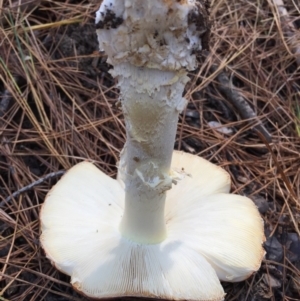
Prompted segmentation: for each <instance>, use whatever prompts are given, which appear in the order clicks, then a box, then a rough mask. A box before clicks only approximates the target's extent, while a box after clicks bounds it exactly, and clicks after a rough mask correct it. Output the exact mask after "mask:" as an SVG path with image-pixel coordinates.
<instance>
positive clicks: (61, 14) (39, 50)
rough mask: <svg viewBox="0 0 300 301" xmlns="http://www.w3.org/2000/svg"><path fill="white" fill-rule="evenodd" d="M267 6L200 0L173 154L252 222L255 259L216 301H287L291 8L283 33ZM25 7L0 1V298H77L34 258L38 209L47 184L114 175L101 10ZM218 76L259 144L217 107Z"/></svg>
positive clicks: (292, 125) (293, 280)
mask: <svg viewBox="0 0 300 301" xmlns="http://www.w3.org/2000/svg"><path fill="white" fill-rule="evenodd" d="M274 1H276V0H255V1H248V0H218V1H216V0H213V1H212V3H211V7H212V8H211V15H212V19H213V30H212V41H211V50H210V52H209V54H208V55H207V57H206V59H205V61H204V62H203V63H202V64H201V66H200V67H199V70H197V71H196V72H194V73H192V74H190V77H191V82H190V83H189V87H188V89H187V91H186V96H187V97H188V99H189V105H188V107H187V109H186V111H185V112H184V113H183V114H182V115H181V117H180V125H179V129H178V136H177V142H176V146H175V147H176V148H177V149H178V148H180V149H183V150H185V151H189V152H193V153H195V154H199V155H201V156H203V157H205V158H207V159H209V160H211V161H212V162H214V163H216V164H218V165H221V166H223V167H224V168H225V169H226V170H227V171H228V172H230V174H231V176H232V179H233V182H232V190H233V191H234V192H236V193H240V194H244V195H247V196H249V197H251V198H252V199H253V201H254V202H255V204H256V205H257V206H258V208H259V210H260V212H261V213H262V214H263V218H264V221H265V232H266V236H267V242H266V246H265V247H266V250H267V257H266V260H265V261H264V263H263V265H262V267H261V269H260V271H259V272H258V273H257V274H256V275H254V276H253V277H252V278H251V279H249V280H248V281H246V282H243V283H237V284H226V283H225V284H224V287H225V290H226V292H227V297H226V300H239V301H249V300H253V301H262V300H272V301H277V300H299V299H300V286H299V283H300V280H299V279H300V272H299V271H300V240H299V235H298V234H299V229H298V226H299V223H300V206H299V197H300V169H299V164H300V163H299V162H300V102H299V99H300V73H299V67H298V65H297V60H296V57H295V53H296V52H297V51H296V52H295V49H294V48H295V46H296V45H299V35H297V31H299V28H300V11H299V7H297V5H296V2H295V1H293V0H285V1H284V3H283V4H284V8H285V9H286V12H287V13H288V16H289V17H288V23H286V21H285V20H284V18H283V17H282V16H281V15H280V10H279V9H277V8H276V6H274V3H275V2H274ZM99 2H100V1H99ZM277 2H278V1H277ZM16 3H18V4H17V6H15V4H16ZM25 3H27V4H28V5H27V7H26V5H25ZM36 3H37V2H35V1H26V2H22V1H16V2H11V1H8V0H2V1H1V0H0V11H1V12H0V16H1V20H0V22H1V26H0V196H1V206H2V207H1V209H0V278H1V279H0V292H2V296H1V298H3V300H9V301H27V300H28V301H29V300H30V301H39V300H45V301H67V300H84V298H82V297H80V296H78V295H77V294H76V293H75V292H74V291H73V289H72V288H71V286H70V284H69V279H68V278H67V277H66V276H64V275H62V274H61V273H59V272H57V271H56V270H55V269H54V268H53V267H52V266H51V264H50V262H49V261H48V260H47V259H46V258H45V255H44V253H43V250H41V248H40V244H39V235H40V233H39V210H40V207H41V204H42V203H43V200H44V197H45V195H46V193H47V192H48V191H49V189H50V187H51V186H52V185H53V184H54V183H55V182H56V179H55V178H52V177H47V175H49V174H52V173H55V172H57V171H58V170H66V169H68V168H70V167H71V166H73V165H74V164H76V163H77V162H80V161H82V160H92V161H93V162H94V163H95V164H96V165H97V166H98V167H99V168H100V169H101V170H103V171H105V172H106V173H107V174H109V175H110V176H112V177H114V176H115V175H116V163H117V161H118V158H119V153H120V151H121V149H122V147H123V144H124V141H125V137H124V135H125V131H124V121H123V117H122V113H121V110H120V108H119V106H118V90H117V88H116V85H115V82H114V80H113V79H112V77H111V76H110V74H109V73H108V70H109V66H108V65H107V64H106V58H105V57H104V56H103V55H102V54H101V53H99V51H98V45H97V40H96V35H95V27H94V13H95V10H96V9H97V8H98V7H99V5H100V3H95V2H94V1H87V0H75V1H63V2H61V1H40V2H39V3H40V4H39V6H37V5H36ZM31 4H33V5H31ZM25 8H26V9H25ZM285 24H288V25H289V26H288V27H285V26H286V25H285ZM286 29H289V30H291V31H292V33H293V34H292V35H290V34H289V33H288V32H287V31H286ZM290 47H291V48H290ZM293 47H294V48H293ZM290 49H291V50H290ZM293 49H294V50H293ZM297 59H298V58H297ZM213 66H217V70H216V71H212V67H213ZM220 71H222V72H223V74H224V75H225V76H226V77H227V78H229V79H230V81H231V83H232V85H233V87H236V89H237V90H238V91H239V93H240V94H241V95H242V96H243V98H244V99H247V100H248V101H249V105H250V106H251V108H252V109H253V112H254V116H255V120H256V121H258V120H259V122H260V123H261V124H262V125H263V127H264V129H265V130H266V132H267V133H269V134H270V135H271V136H272V143H268V141H267V140H268V139H265V137H264V135H260V134H259V133H260V132H254V131H252V130H251V126H252V124H249V123H248V122H247V120H244V118H243V117H242V114H241V112H240V111H239V110H238V109H237V108H236V107H235V106H233V105H232V103H231V102H230V101H228V99H227V98H226V96H225V95H224V91H222V89H221V87H220V83H219V82H218V79H217V75H218V74H219V72H220ZM241 117H242V118H241ZM246 117H247V116H246ZM211 122H214V124H217V125H218V126H217V127H212V126H211V124H212V123H211ZM256 124H258V123H256ZM221 129H226V131H222V130H221ZM224 133H225V134H224ZM226 133H227V134H226ZM33 184H34V185H33ZM33 186H34V187H33ZM5 200H9V202H6V201H5Z"/></svg>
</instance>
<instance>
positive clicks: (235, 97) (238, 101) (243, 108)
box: [211, 65, 272, 143]
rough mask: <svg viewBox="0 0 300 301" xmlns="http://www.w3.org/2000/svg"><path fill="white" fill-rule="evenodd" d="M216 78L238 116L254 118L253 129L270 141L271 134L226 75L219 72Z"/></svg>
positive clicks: (214, 67) (213, 67) (215, 68)
mask: <svg viewBox="0 0 300 301" xmlns="http://www.w3.org/2000/svg"><path fill="white" fill-rule="evenodd" d="M211 70H212V72H216V71H217V67H216V66H215V65H213V66H211ZM217 80H218V82H219V83H220V86H219V89H220V91H221V92H222V93H223V94H225V96H226V97H227V99H228V100H229V101H230V102H231V103H232V104H233V105H234V107H235V108H236V109H237V110H238V112H239V114H240V116H241V117H242V118H243V119H247V120H248V119H251V120H252V121H253V120H255V122H256V124H255V125H254V129H255V130H257V131H259V132H260V133H261V134H263V136H264V137H265V139H266V140H267V141H268V143H270V142H272V136H271V134H270V133H269V132H268V130H267V129H266V128H265V127H264V125H263V124H262V122H261V121H260V120H259V119H258V118H257V115H256V114H255V112H254V111H253V109H252V108H251V106H250V105H249V103H248V102H247V100H246V99H245V98H244V97H243V96H242V95H241V94H240V93H239V92H238V91H237V90H236V89H235V87H234V86H233V84H232V83H231V82H230V80H229V78H228V76H227V75H226V74H225V73H224V72H220V73H219V74H218V75H217ZM251 120H248V122H251Z"/></svg>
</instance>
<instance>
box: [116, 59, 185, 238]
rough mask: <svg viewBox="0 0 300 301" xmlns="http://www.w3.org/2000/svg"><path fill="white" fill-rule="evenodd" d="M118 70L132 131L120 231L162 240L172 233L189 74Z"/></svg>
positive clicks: (123, 173)
mask: <svg viewBox="0 0 300 301" xmlns="http://www.w3.org/2000/svg"><path fill="white" fill-rule="evenodd" d="M124 70H126V71H127V72H126V74H125V75H124ZM113 75H114V76H116V77H117V78H118V82H119V86H120V93H121V95H122V96H121V97H122V107H123V112H124V116H125V121H126V131H127V141H126V144H125V147H124V150H123V152H122V155H121V161H120V166H119V178H122V179H123V181H124V183H125V188H126V190H125V191H126V193H125V211H124V215H123V218H122V222H121V226H120V231H121V232H122V234H123V235H124V236H126V237H128V238H130V239H132V240H134V241H138V242H142V243H159V242H161V241H162V240H163V239H165V237H166V223H165V218H164V206H165V199H166V191H167V190H168V189H171V187H172V178H171V176H170V165H171V159H172V152H173V148H174V142H175V135H176V128H177V122H178V115H179V113H180V112H181V111H182V109H183V108H184V106H185V103H186V101H185V99H184V98H182V93H183V89H184V86H185V84H186V82H187V80H188V78H187V76H186V73H185V72H179V71H161V70H156V69H149V68H141V67H136V66H133V65H130V64H128V63H124V64H121V66H120V65H117V66H115V68H114V71H113Z"/></svg>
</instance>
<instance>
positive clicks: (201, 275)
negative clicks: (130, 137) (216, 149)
mask: <svg viewBox="0 0 300 301" xmlns="http://www.w3.org/2000/svg"><path fill="white" fill-rule="evenodd" d="M172 166H173V167H174V169H175V171H176V172H181V173H182V168H184V171H185V174H186V176H185V178H184V179H183V180H181V181H180V182H179V183H178V184H177V185H175V186H174V187H173V189H172V190H171V191H169V193H168V196H167V205H166V223H167V238H166V239H165V240H164V241H163V242H161V243H159V244H149V245H147V244H139V243H135V242H132V241H130V240H128V239H126V238H123V237H122V235H121V234H120V232H119V225H120V222H121V217H122V214H123V207H124V195H125V192H124V190H123V188H122V186H121V185H120V183H119V182H118V181H116V180H113V179H111V178H110V177H108V176H106V175H105V174H104V173H102V172H101V171H100V170H98V169H97V168H96V167H95V166H94V165H93V164H91V163H88V162H82V163H80V164H78V165H76V166H74V167H73V168H71V169H70V170H69V171H68V172H67V173H66V174H65V175H64V176H63V178H62V179H61V180H60V181H59V182H58V183H57V184H56V185H55V186H54V188H53V189H52V190H51V191H50V192H49V193H48V195H47V198H46V201H45V203H44V205H43V207H42V210H41V216H40V219H41V230H42V235H41V243H42V246H43V248H44V249H45V251H46V254H47V256H48V257H49V259H50V260H51V261H52V263H53V264H54V265H55V266H56V267H57V268H58V269H59V270H60V271H62V272H64V273H66V274H68V275H70V276H71V283H72V284H73V286H74V287H75V288H76V289H77V290H78V291H80V292H82V293H84V294H85V295H87V296H90V297H94V298H112V297H122V296H135V297H152V298H163V299H171V300H206V301H208V300H223V297H224V291H223V289H222V286H221V284H220V282H219V280H218V277H219V278H220V279H222V280H226V281H239V280H242V279H245V278H246V277H248V276H249V275H250V274H251V273H253V272H254V271H256V270H257V269H258V268H259V265H260V262H261V259H262V256H263V254H264V252H263V249H262V242H263V240H264V234H263V225H262V221H261V218H260V216H259V214H258V211H257V209H256V208H255V206H254V205H253V203H252V201H251V200H249V199H247V198H245V197H241V196H237V195H231V194H228V191H229V186H230V181H229V176H228V174H227V173H226V172H224V171H223V170H222V169H221V168H219V167H217V166H215V165H213V164H211V163H209V162H208V161H206V160H204V159H201V158H199V157H197V156H193V155H189V154H185V153H182V152H174V155H173V161H172ZM211 179H214V180H211Z"/></svg>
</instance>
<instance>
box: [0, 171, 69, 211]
mask: <svg viewBox="0 0 300 301" xmlns="http://www.w3.org/2000/svg"><path fill="white" fill-rule="evenodd" d="M65 172H66V171H65V170H59V171H55V172H51V173H49V174H47V175H46V176H45V177H43V178H40V179H38V180H37V181H34V182H32V183H30V184H29V185H27V186H25V187H22V188H21V189H19V190H17V191H15V192H14V193H13V194H12V195H10V196H9V197H7V198H6V199H5V200H4V201H2V202H1V203H0V207H2V206H4V205H5V204H6V203H8V202H9V201H11V200H12V199H13V198H15V197H17V196H19V195H20V194H22V193H24V192H26V191H28V190H30V189H32V188H33V187H35V186H37V185H39V184H41V183H43V182H44V181H46V180H49V179H52V178H54V177H59V176H62V175H63V174H64V173H65Z"/></svg>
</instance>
